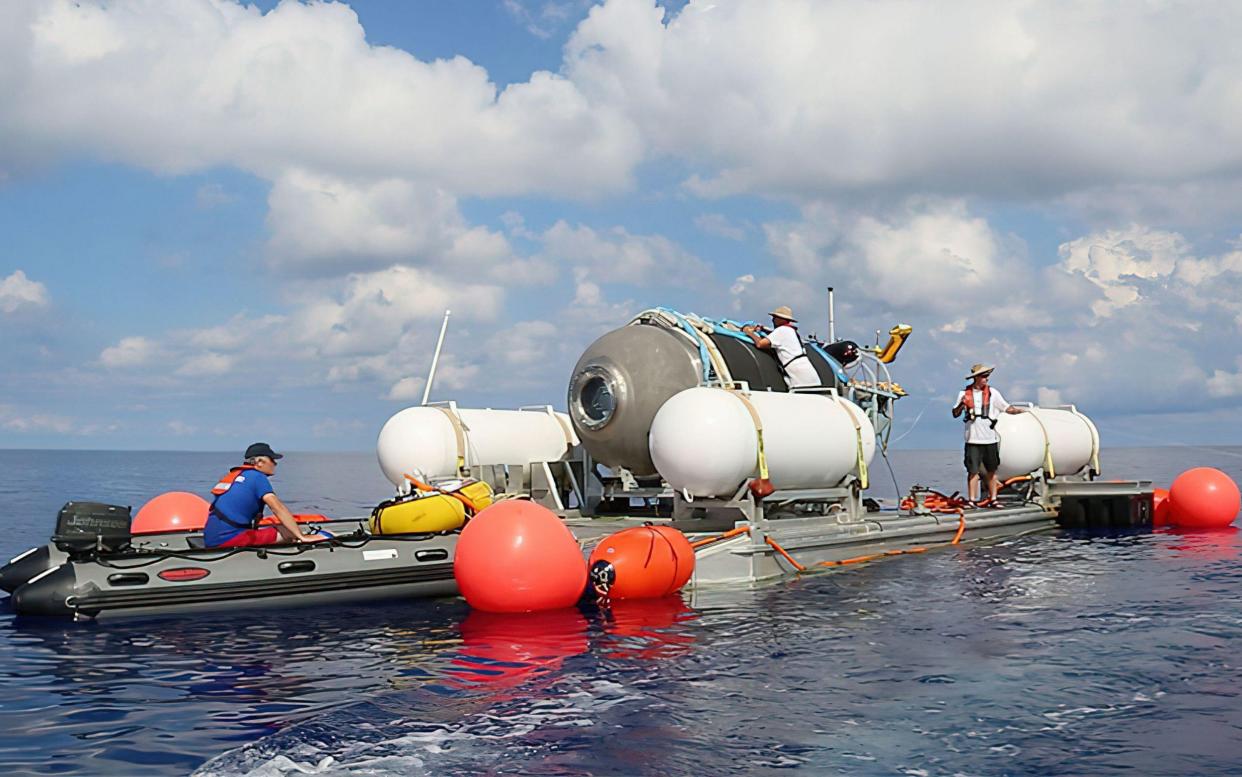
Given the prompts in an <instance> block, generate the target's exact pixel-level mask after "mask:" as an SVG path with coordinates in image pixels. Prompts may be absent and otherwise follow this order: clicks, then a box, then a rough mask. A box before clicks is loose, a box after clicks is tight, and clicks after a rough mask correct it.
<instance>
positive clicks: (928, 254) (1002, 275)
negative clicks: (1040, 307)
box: [764, 199, 1033, 319]
mask: <svg viewBox="0 0 1242 777" xmlns="http://www.w3.org/2000/svg"><path fill="white" fill-rule="evenodd" d="M764 231H765V233H766V235H767V241H768V249H769V251H770V252H771V253H772V254H773V255H774V256H775V257H776V260H777V262H778V264H779V265H780V267H781V268H782V269H783V270H785V271H786V272H787V273H788V274H789V275H790V276H791V277H792V278H797V279H799V280H800V281H803V282H804V283H809V284H815V285H820V284H821V283H822V285H824V286H828V285H833V286H836V287H838V288H839V289H840V290H841V292H842V293H841V295H840V296H841V298H842V300H843V301H848V300H858V299H860V298H861V299H873V300H877V301H882V302H883V304H884V305H885V306H886V307H889V308H893V309H897V310H903V311H936V312H939V313H940V314H942V315H944V316H946V317H947V316H952V317H953V319H956V318H960V317H961V314H962V313H966V312H969V313H971V314H972V315H977V312H978V311H981V310H985V309H994V308H997V307H1004V306H1006V305H1008V306H1010V309H1009V310H1008V311H1007V312H1006V316H1007V317H1012V316H1019V317H1022V318H1030V317H1032V315H1033V314H1032V313H1031V311H1030V310H1028V309H1027V308H1025V307H1023V305H1022V300H1023V299H1024V295H1025V294H1026V291H1025V289H1024V288H1023V281H1024V280H1025V276H1026V275H1027V274H1029V271H1028V270H1026V269H1024V267H1023V264H1022V263H1021V262H1020V261H1019V257H1018V256H1017V252H1016V250H1015V248H1014V247H1013V246H1010V245H1009V244H1008V243H1009V240H1008V238H1006V237H1004V236H1001V235H998V234H996V233H995V232H994V231H993V230H992V228H991V226H990V225H989V224H988V223H987V221H986V220H985V219H983V218H980V217H978V216H975V215H972V214H971V213H970V212H969V211H968V209H967V207H966V204H965V203H964V202H962V201H960V200H949V201H940V200H927V199H914V200H911V201H909V202H908V203H906V204H905V205H903V206H902V207H899V208H896V209H893V210H892V211H890V212H886V213H882V214H880V215H876V214H873V213H870V212H857V211H851V210H846V209H842V208H840V207H838V206H835V205H833V204H831V203H827V202H811V203H808V204H807V205H805V206H804V207H803V209H802V219H801V220H800V221H797V222H782V223H769V224H766V225H764ZM1015 287H1016V289H1017V293H1016V294H1015V293H1014V289H1015ZM1002 290H1003V294H1001V293H1000V292H1002ZM786 293H789V292H788V290H787V291H786ZM796 296H799V297H803V298H807V299H808V300H809V299H811V298H813V297H812V296H811V294H810V290H809V289H808V290H807V291H804V292H800V293H798V294H797V295H796ZM907 315H909V313H907Z"/></svg>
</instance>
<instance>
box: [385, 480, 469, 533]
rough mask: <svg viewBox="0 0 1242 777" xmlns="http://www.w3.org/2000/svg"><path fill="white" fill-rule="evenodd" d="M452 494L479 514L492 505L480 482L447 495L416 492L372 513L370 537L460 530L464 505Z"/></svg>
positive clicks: (462, 486)
mask: <svg viewBox="0 0 1242 777" xmlns="http://www.w3.org/2000/svg"><path fill="white" fill-rule="evenodd" d="M453 494H461V496H463V497H465V498H466V499H467V500H468V501H469V502H470V504H472V505H474V507H475V508H476V509H478V510H482V509H483V508H484V507H487V506H488V505H490V504H491V503H492V489H491V487H490V486H488V485H487V484H486V483H483V482H480V481H469V482H467V483H466V484H464V485H461V486H458V487H457V488H454V489H451V490H449V493H441V492H439V491H432V492H415V493H414V494H411V495H409V496H403V497H399V498H397V499H390V500H388V501H386V502H381V503H380V504H379V505H378V506H377V507H376V508H375V509H374V510H373V511H371V524H370V528H371V533H372V534H377V535H379V534H421V533H425V532H439V531H452V530H454V529H460V528H461V527H462V525H463V524H464V523H465V522H466V503H465V502H463V501H462V500H461V499H459V498H457V497H456V496H454V495H453Z"/></svg>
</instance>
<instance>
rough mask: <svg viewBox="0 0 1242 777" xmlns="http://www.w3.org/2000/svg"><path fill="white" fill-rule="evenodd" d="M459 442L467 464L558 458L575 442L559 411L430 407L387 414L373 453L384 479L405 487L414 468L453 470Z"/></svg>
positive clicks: (437, 473) (432, 473)
mask: <svg viewBox="0 0 1242 777" xmlns="http://www.w3.org/2000/svg"><path fill="white" fill-rule="evenodd" d="M454 421H456V423H455V422H454ZM459 441H460V455H461V456H462V458H463V459H464V466H466V467H471V466H476V465H483V466H486V465H498V464H529V463H530V462H533V461H558V460H560V459H562V458H564V456H565V454H566V453H568V452H569V449H570V448H571V447H573V446H574V445H577V444H578V438H577V435H576V434H574V431H573V427H572V425H571V424H570V422H569V417H568V416H566V415H565V414H564V413H555V412H551V411H538V410H468V409H461V408H452V407H443V406H429V407H408V408H406V409H405V410H402V411H401V412H399V413H397V414H396V415H394V416H393V417H392V418H389V419H388V422H387V423H385V424H384V427H383V428H382V429H380V433H379V439H378V440H377V441H376V443H375V453H376V456H377V457H378V458H379V464H380V469H381V470H383V472H384V477H386V478H388V480H389V481H390V482H391V483H392V484H393V485H395V486H397V488H399V489H405V488H406V487H407V481H406V479H405V475H406V474H408V473H411V472H413V471H414V470H416V469H417V470H419V471H421V472H422V473H423V474H424V475H425V476H426V477H428V478H435V477H446V476H451V475H455V474H457V463H458V455H459Z"/></svg>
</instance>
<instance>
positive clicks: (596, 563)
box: [588, 526, 694, 599]
mask: <svg viewBox="0 0 1242 777" xmlns="http://www.w3.org/2000/svg"><path fill="white" fill-rule="evenodd" d="M588 564H589V566H590V572H591V585H592V587H593V588H594V589H595V592H596V594H597V595H599V596H601V597H608V598H610V599H654V598H656V597H660V596H667V595H668V594H671V593H673V592H675V591H678V590H680V589H681V587H682V586H684V585H685V584H686V583H687V582H688V581H689V580H690V576H691V575H693V574H694V548H692V547H690V541H689V540H687V539H686V536H685V535H684V534H682V533H681V532H679V531H677V530H676V529H673V528H670V527H668V526H635V527H633V528H630V529H624V530H622V531H619V532H617V533H616V534H610V535H609V536H607V537H605V538H604V539H602V540H600V542H599V544H598V545H596V546H595V550H594V551H593V552H592V553H591V558H590V560H589V561H588Z"/></svg>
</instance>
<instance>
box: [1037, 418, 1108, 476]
mask: <svg viewBox="0 0 1242 777" xmlns="http://www.w3.org/2000/svg"><path fill="white" fill-rule="evenodd" d="M1028 412H1030V413H1031V415H1033V416H1035V417H1036V418H1037V419H1039V423H1040V425H1042V426H1043V429H1044V433H1045V434H1046V435H1047V437H1048V449H1049V453H1050V454H1051V457H1052V469H1053V472H1052V473H1050V474H1056V475H1073V474H1076V473H1078V472H1080V471H1081V470H1082V468H1083V467H1086V466H1087V465H1088V464H1091V463H1092V459H1093V458H1094V457H1095V456H1096V455H1097V454H1098V453H1099V450H1100V433H1099V432H1098V431H1096V428H1095V424H1093V423H1091V419H1089V418H1087V417H1086V416H1085V415H1083V414H1082V413H1079V412H1077V411H1076V410H1070V409H1062V408H1044V407H1034V408H1030V410H1029V411H1028Z"/></svg>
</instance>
